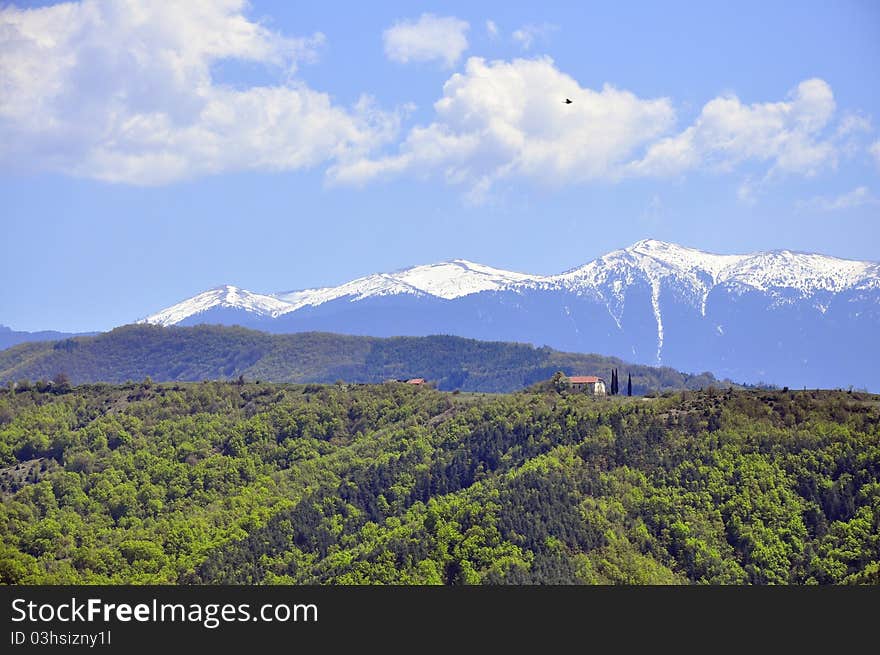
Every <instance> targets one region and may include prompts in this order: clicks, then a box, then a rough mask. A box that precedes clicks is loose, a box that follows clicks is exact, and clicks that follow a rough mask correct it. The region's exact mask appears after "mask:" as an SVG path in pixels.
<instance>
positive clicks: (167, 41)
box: [0, 0, 397, 184]
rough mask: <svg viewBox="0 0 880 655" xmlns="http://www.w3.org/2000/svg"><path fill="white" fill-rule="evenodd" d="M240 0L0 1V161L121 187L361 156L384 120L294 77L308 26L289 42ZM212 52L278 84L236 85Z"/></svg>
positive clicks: (311, 48) (384, 132)
mask: <svg viewBox="0 0 880 655" xmlns="http://www.w3.org/2000/svg"><path fill="white" fill-rule="evenodd" d="M245 8H246V3H245V2H244V0H221V1H220V2H213V1H208V0H201V1H199V0H191V1H188V2H185V3H175V4H171V3H167V2H162V1H155V2H154V1H149V0H141V1H138V2H128V3H124V4H123V3H120V2H115V1H113V0H84V1H83V2H81V3H68V4H61V5H54V6H50V7H44V8H39V9H30V10H21V9H17V8H15V7H6V8H4V9H0V164H2V165H4V166H7V167H14V168H15V169H16V170H22V169H32V170H49V171H56V172H63V173H67V174H73V175H78V176H83V177H90V178H97V179H101V180H107V181H114V182H128V183H133V184H162V183H167V182H170V181H175V180H179V179H183V178H189V177H194V176H198V175H202V174H207V173H217V172H222V171H233V170H248V169H259V170H293V169H299V168H304V167H310V166H315V165H318V164H321V163H324V162H327V161H328V160H338V161H342V160H345V159H347V158H352V157H362V156H363V155H364V153H366V152H367V151H368V150H370V149H371V148H373V147H375V146H376V145H377V144H379V143H381V142H383V141H385V140H387V139H389V138H391V137H392V136H393V134H394V132H395V128H396V122H397V117H396V115H394V114H386V113H383V112H379V111H377V110H376V109H375V108H374V107H372V105H371V103H370V102H369V101H368V100H367V99H364V100H362V101H361V102H360V103H358V105H357V106H355V107H352V108H350V109H345V108H341V107H338V106H336V105H334V104H333V103H332V102H331V100H330V98H329V96H328V95H326V94H324V93H320V92H318V91H314V90H312V89H310V88H309V87H307V86H306V85H304V84H302V83H300V82H297V81H296V80H295V79H294V78H293V77H292V75H293V73H294V72H295V69H296V66H297V64H298V62H301V61H307V60H311V59H314V57H315V56H316V48H318V47H319V46H320V45H321V43H322V42H323V36H322V35H321V34H315V35H313V36H311V37H307V38H288V37H285V36H283V35H281V34H278V33H277V32H273V31H271V30H269V29H267V28H266V27H265V26H263V25H261V24H260V23H258V22H254V21H252V20H250V19H248V18H247V17H246V16H245V15H244V14H243V11H244V10H245ZM224 60H245V61H250V62H255V63H258V64H262V65H265V66H268V67H270V68H271V69H273V70H274V71H276V72H277V74H278V76H279V78H284V79H286V81H285V82H283V83H280V84H278V85H277V86H262V87H250V88H246V89H243V90H235V89H233V88H231V87H230V86H227V85H222V84H217V83H215V81H214V80H213V79H212V74H211V70H212V67H214V66H215V65H216V64H217V63H219V62H222V61H224Z"/></svg>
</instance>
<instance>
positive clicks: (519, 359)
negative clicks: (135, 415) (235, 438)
mask: <svg viewBox="0 0 880 655" xmlns="http://www.w3.org/2000/svg"><path fill="white" fill-rule="evenodd" d="M611 367H617V368H619V369H620V370H627V371H629V372H631V373H632V376H633V384H634V388H635V390H636V392H637V393H639V392H644V391H647V390H649V389H653V390H671V389H684V388H691V389H699V388H702V387H708V386H710V385H712V384H715V385H719V382H718V381H717V380H716V379H715V378H714V377H713V376H712V375H711V374H710V373H703V374H699V375H688V374H683V373H680V372H678V371H675V370H673V369H671V368H654V367H649V366H641V365H635V364H632V365H631V364H627V363H626V362H622V361H621V360H619V359H616V358H610V357H603V356H600V355H581V354H572V353H562V352H557V351H554V350H551V349H550V348H534V347H532V346H528V345H524V344H516V343H499V342H494V343H493V342H482V341H477V340H474V339H464V338H461V337H451V336H429V337H397V338H388V339H380V338H374V337H356V336H343V335H335V334H325V333H315V332H312V333H301V334H289V335H271V334H265V333H261V332H257V331H254V330H248V329H245V328H240V327H223V326H197V327H189V328H187V327H171V328H162V327H159V326H153V325H130V326H124V327H121V328H117V329H115V330H112V331H111V332H107V333H105V334H100V335H98V336H94V337H77V338H72V339H65V340H62V341H56V342H50V343H28V344H21V345H19V346H16V347H14V348H10V349H8V350H5V351H2V352H0V383H4V384H5V383H7V382H9V381H18V380H22V379H28V380H38V379H52V377H53V376H55V375H56V374H57V373H59V372H63V373H65V374H66V375H67V376H68V378H69V379H70V380H71V382H73V383H74V384H82V383H94V382H114V383H119V382H125V381H127V380H132V381H140V380H143V379H144V378H146V377H150V378H151V379H152V380H153V381H156V382H160V381H197V380H205V379H226V380H235V379H237V378H238V377H239V376H243V377H244V378H246V379H248V380H251V381H253V380H262V381H266V382H324V383H332V382H335V381H337V380H343V381H346V382H384V381H386V380H389V379H407V378H417V377H421V378H425V379H426V380H427V381H429V382H431V383H433V384H435V385H436V386H437V387H438V388H440V389H444V390H454V389H460V390H463V391H482V392H509V391H517V390H519V389H523V388H524V387H527V386H529V385H531V384H534V383H536V382H539V381H541V380H546V379H548V378H550V377H551V376H552V375H553V373H555V372H556V371H557V370H562V371H564V372H565V373H566V374H595V375H607V374H608V371H609V370H610V369H611Z"/></svg>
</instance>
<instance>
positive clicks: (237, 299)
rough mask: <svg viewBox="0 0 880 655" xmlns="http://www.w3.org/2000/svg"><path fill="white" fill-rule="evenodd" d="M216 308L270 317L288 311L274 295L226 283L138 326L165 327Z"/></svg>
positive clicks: (178, 304) (150, 317) (288, 308)
mask: <svg viewBox="0 0 880 655" xmlns="http://www.w3.org/2000/svg"><path fill="white" fill-rule="evenodd" d="M215 307H220V308H232V309H244V310H246V311H249V312H251V313H253V314H256V315H258V316H269V317H272V318H275V317H277V316H280V315H281V314H283V313H285V312H286V311H290V305H289V304H288V303H286V302H283V301H281V300H278V299H277V298H274V297H273V296H266V295H262V294H258V293H252V292H250V291H246V290H245V289H240V288H238V287H235V286H232V285H231V284H226V285H223V286H220V287H215V288H214V289H209V290H208V291H204V292H202V293H200V294H198V295H196V296H193V297H192V298H188V299H187V300H184V301H183V302H179V303H177V304H176V305H172V306H171V307H168V308H167V309H163V310H162V311H161V312H157V313H156V314H152V315H151V316H148V317H147V318H145V319H142V320H140V321H138V323H152V324H154V325H162V326H166V327H167V326H169V325H175V324H177V323H180V322H181V321H183V320H186V319H187V318H189V317H190V316H194V315H195V314H200V313H202V312H205V311H207V310H209V309H214V308H215Z"/></svg>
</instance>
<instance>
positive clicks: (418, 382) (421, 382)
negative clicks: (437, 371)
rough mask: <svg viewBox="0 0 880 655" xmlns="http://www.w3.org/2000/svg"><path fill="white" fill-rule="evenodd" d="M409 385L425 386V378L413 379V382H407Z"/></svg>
mask: <svg viewBox="0 0 880 655" xmlns="http://www.w3.org/2000/svg"><path fill="white" fill-rule="evenodd" d="M406 383H407V384H425V378H413V379H412V380H407V381H406Z"/></svg>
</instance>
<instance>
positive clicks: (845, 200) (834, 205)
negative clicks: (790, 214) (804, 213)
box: [798, 186, 880, 212]
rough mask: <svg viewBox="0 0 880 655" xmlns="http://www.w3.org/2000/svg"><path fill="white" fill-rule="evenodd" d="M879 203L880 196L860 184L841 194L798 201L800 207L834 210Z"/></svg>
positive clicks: (823, 210) (822, 210)
mask: <svg viewBox="0 0 880 655" xmlns="http://www.w3.org/2000/svg"><path fill="white" fill-rule="evenodd" d="M878 204H880V198H877V196H875V195H874V194H873V193H871V191H870V190H869V189H868V187H865V186H860V187H857V188H855V189H853V190H852V191H849V192H848V193H844V194H841V195H839V196H815V197H813V198H810V199H809V200H806V201H802V202H800V203H798V209H802V210H811V211H821V212H833V211H840V210H844V209H855V208H857V207H865V206H868V205H878Z"/></svg>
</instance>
